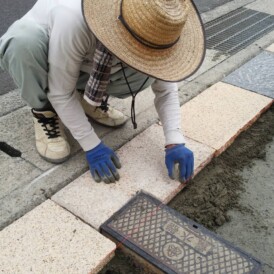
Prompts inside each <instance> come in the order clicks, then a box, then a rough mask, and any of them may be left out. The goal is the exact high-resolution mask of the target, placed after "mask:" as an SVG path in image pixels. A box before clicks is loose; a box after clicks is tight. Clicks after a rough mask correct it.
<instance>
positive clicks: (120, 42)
mask: <svg viewBox="0 0 274 274" xmlns="http://www.w3.org/2000/svg"><path fill="white" fill-rule="evenodd" d="M188 1H189V3H190V9H189V14H188V17H187V21H186V23H185V26H184V28H183V31H182V33H181V36H180V39H179V41H178V42H177V43H176V44H175V45H174V46H172V47H171V48H168V49H160V50H159V49H153V48H150V47H147V46H145V45H143V44H141V43H140V42H138V41H137V40H136V39H135V38H134V37H133V36H132V35H131V34H130V33H129V32H128V31H127V30H126V28H125V27H124V26H123V24H122V23H121V21H120V20H119V19H118V17H119V15H120V5H121V0H82V10H83V15H84V18H85V21H86V24H87V25H88V27H89V29H90V30H91V31H92V33H93V34H94V35H95V37H96V38H97V39H98V40H99V41H100V42H101V43H102V44H103V45H104V46H105V47H106V48H107V49H108V50H109V51H110V52H111V53H112V54H114V55H115V56H116V57H117V58H118V59H120V60H121V61H122V62H124V63H125V64H127V65H129V66H130V67H132V68H134V69H136V70H138V71H141V72H143V73H145V74H147V75H149V76H151V77H154V78H157V79H161V80H164V81H169V82H178V81H181V80H184V79H186V78H188V77H189V76H191V75H192V74H194V73H195V72H196V71H197V69H198V68H199V67H200V66H201V64H202V61H203V59H204V55H205V35H204V28H203V24H202V21H201V18H200V16H199V13H198V11H197V8H196V6H195V4H194V3H193V2H192V1H191V0H188Z"/></svg>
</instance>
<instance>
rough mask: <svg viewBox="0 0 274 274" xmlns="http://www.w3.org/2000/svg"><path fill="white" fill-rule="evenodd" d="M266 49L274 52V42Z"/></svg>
mask: <svg viewBox="0 0 274 274" xmlns="http://www.w3.org/2000/svg"><path fill="white" fill-rule="evenodd" d="M266 50H268V51H272V52H274V44H272V45H270V46H269V47H268V48H267V49H266Z"/></svg>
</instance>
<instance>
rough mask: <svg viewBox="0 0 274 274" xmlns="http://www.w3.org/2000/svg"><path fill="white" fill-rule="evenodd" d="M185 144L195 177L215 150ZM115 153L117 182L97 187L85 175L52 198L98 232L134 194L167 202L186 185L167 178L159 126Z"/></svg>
mask: <svg viewBox="0 0 274 274" xmlns="http://www.w3.org/2000/svg"><path fill="white" fill-rule="evenodd" d="M186 143H187V146H188V147H189V148H190V149H192V151H193V152H194V155H195V174H196V173H197V172H198V171H200V170H201V169H202V168H203V166H204V165H206V164H207V163H208V162H209V161H210V160H211V158H212V157H213V154H214V152H215V150H214V149H212V148H209V147H207V146H205V145H203V144H200V143H197V142H195V141H193V140H190V139H187V140H186ZM117 153H118V155H119V158H120V160H121V162H122V169H121V170H120V171H119V173H120V175H121V179H120V181H119V182H117V183H115V184H110V185H107V184H104V183H100V184H97V183H95V182H94V181H93V179H92V178H91V175H90V172H87V173H85V174H84V175H82V176H81V177H79V178H77V179H76V180H75V181H74V182H72V183H71V184H69V185H68V186H67V187H65V188H64V189H62V190H61V191H59V192H58V193H57V194H55V195H54V196H53V197H52V199H53V200H54V201H55V202H57V203H58V204H60V205H61V206H63V207H65V208H67V209H68V210H69V211H70V212H73V213H74V214H75V215H76V216H79V217H80V218H82V219H83V220H84V221H85V222H87V223H89V224H90V225H91V226H93V227H94V228H96V229H99V227H100V225H101V224H102V223H103V222H105V221H106V220H107V219H108V218H109V217H111V216H112V215H113V213H115V212H116V211H117V210H119V209H120V208H121V207H122V206H123V205H124V204H126V203H127V202H128V200H129V199H130V198H131V197H132V196H134V195H135V194H136V192H137V191H140V190H144V191H146V192H148V193H150V194H152V195H153V196H155V197H157V198H158V199H160V200H161V201H163V202H165V203H167V202H169V201H170V200H171V199H172V198H173V197H174V196H175V195H176V194H177V193H178V192H179V191H180V190H181V189H182V188H183V187H184V186H185V185H184V184H180V183H179V182H177V181H173V180H171V179H169V178H168V175H167V170H166V167H165V162H164V137H163V131H162V127H161V126H159V125H156V124H155V125H153V126H151V127H150V128H148V129H147V130H146V131H144V132H143V133H141V134H140V135H138V136H137V137H136V138H134V139H133V140H132V141H130V142H128V143H127V144H126V145H125V146H123V147H122V148H121V149H120V150H119V151H118V152H117Z"/></svg>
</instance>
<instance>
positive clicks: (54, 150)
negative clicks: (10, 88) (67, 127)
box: [32, 109, 70, 163]
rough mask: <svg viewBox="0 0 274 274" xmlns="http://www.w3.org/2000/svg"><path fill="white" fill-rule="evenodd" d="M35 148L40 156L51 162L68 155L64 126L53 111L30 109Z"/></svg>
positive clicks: (60, 159)
mask: <svg viewBox="0 0 274 274" xmlns="http://www.w3.org/2000/svg"><path fill="white" fill-rule="evenodd" d="M32 113H33V120H34V130H35V139H36V148H37V151H38V153H39V154H40V156H41V157H42V158H44V159H45V160H46V161H48V162H51V163H62V162H64V161H65V160H67V159H68V157H69V155H70V146H69V144H68V142H67V138H66V136H65V132H64V126H63V124H62V123H61V121H60V119H59V117H58V116H57V114H56V113H55V112H53V111H37V110H34V109H32Z"/></svg>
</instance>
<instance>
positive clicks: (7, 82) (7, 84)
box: [0, 3, 16, 95]
mask: <svg viewBox="0 0 274 274" xmlns="http://www.w3.org/2000/svg"><path fill="white" fill-rule="evenodd" d="M1 4H2V3H1ZM0 26H1V25H0ZM0 36H2V35H0ZM15 88H16V86H15V84H14V82H13V80H12V79H11V77H10V76H9V75H8V73H6V72H5V71H3V70H2V69H1V67H0V95H3V94H6V93H8V92H9V91H11V90H14V89H15Z"/></svg>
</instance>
